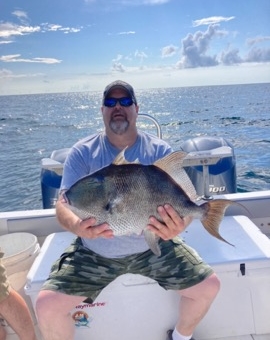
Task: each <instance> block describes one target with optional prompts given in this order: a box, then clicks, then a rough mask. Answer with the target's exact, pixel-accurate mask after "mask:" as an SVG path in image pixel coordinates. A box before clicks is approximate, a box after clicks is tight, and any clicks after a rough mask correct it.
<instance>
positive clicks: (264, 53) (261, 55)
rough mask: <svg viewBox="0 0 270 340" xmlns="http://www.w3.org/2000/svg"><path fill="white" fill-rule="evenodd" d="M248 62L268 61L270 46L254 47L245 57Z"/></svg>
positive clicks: (269, 59) (269, 58)
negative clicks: (266, 47)
mask: <svg viewBox="0 0 270 340" xmlns="http://www.w3.org/2000/svg"><path fill="white" fill-rule="evenodd" d="M245 61H247V62H267V61H270V48H268V49H263V48H252V49H251V50H250V51H249V52H248V55H247V56H246V58H245Z"/></svg>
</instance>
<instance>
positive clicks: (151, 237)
mask: <svg viewBox="0 0 270 340" xmlns="http://www.w3.org/2000/svg"><path fill="white" fill-rule="evenodd" d="M143 234H144V238H145V241H146V243H147V244H148V246H149V248H150V249H151V250H152V252H153V253H154V254H155V255H157V256H160V255H161V251H160V248H159V244H158V240H159V237H158V236H157V235H156V234H155V233H153V232H152V231H151V230H148V229H145V230H144V231H143Z"/></svg>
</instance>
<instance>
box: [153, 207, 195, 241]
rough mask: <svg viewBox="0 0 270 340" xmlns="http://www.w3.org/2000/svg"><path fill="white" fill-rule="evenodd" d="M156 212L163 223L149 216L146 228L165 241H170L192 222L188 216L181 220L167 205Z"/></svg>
mask: <svg viewBox="0 0 270 340" xmlns="http://www.w3.org/2000/svg"><path fill="white" fill-rule="evenodd" d="M157 211H158V213H159V215H160V217H161V219H162V221H163V222H160V221H158V220H157V219H156V218H155V217H154V216H151V217H150V218H149V224H148V225H147V228H148V229H149V230H151V231H153V232H154V233H155V234H156V235H157V236H159V237H161V238H162V239H163V240H165V241H167V240H171V239H172V238H174V237H175V236H177V235H178V234H180V233H182V232H183V231H184V230H185V229H186V227H187V226H188V225H189V224H190V223H191V221H192V217H190V216H186V217H183V218H181V217H180V216H179V214H178V213H177V212H176V211H175V210H174V208H173V207H172V206H171V205H169V204H165V205H164V206H159V207H158V209H157Z"/></svg>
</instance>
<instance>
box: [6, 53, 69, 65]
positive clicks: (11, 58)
mask: <svg viewBox="0 0 270 340" xmlns="http://www.w3.org/2000/svg"><path fill="white" fill-rule="evenodd" d="M20 56H21V55H20V54H10V55H4V56H1V57H0V61H3V62H5V63H41V64H59V63H61V62H62V60H59V59H54V58H32V59H25V58H20Z"/></svg>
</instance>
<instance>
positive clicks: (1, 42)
mask: <svg viewBox="0 0 270 340" xmlns="http://www.w3.org/2000/svg"><path fill="white" fill-rule="evenodd" d="M12 43H13V41H12V40H2V41H0V45H4V44H12Z"/></svg>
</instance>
